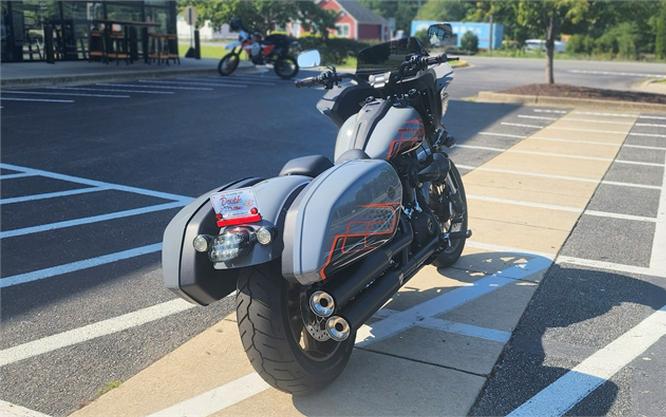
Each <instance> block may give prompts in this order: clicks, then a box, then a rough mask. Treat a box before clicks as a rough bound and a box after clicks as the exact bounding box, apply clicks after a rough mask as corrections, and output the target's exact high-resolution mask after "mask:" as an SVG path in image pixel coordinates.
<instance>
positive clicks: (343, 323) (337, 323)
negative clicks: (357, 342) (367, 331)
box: [326, 316, 351, 342]
mask: <svg viewBox="0 0 666 417" xmlns="http://www.w3.org/2000/svg"><path fill="white" fill-rule="evenodd" d="M326 332H327V333H328V335H329V336H330V337H331V339H333V340H335V341H336V342H342V341H345V340H347V338H348V337H349V334H350V333H351V327H349V323H348V322H347V320H345V319H343V318H342V317H340V316H333V317H330V318H329V319H328V320H326Z"/></svg>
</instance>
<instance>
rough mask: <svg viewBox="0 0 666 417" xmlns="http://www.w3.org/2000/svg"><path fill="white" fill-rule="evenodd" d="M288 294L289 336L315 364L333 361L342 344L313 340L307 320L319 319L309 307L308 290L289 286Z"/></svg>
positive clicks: (296, 285)
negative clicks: (307, 326)
mask: <svg viewBox="0 0 666 417" xmlns="http://www.w3.org/2000/svg"><path fill="white" fill-rule="evenodd" d="M286 293H287V298H288V299H287V302H286V305H287V317H288V320H289V334H290V336H291V338H292V341H293V342H294V344H295V345H296V346H297V348H298V349H299V350H300V352H301V354H303V356H305V357H306V358H308V359H309V360H312V361H315V362H325V361H327V360H329V359H331V358H332V357H333V356H335V354H336V353H337V352H338V349H340V347H341V346H342V342H335V341H333V340H330V339H329V340H327V341H324V342H321V341H318V340H316V339H315V338H313V337H312V336H311V335H310V333H309V332H308V331H307V329H306V328H305V323H304V322H305V321H306V320H323V323H325V322H326V319H318V318H316V317H315V316H314V314H313V313H312V312H311V311H310V307H309V306H308V294H309V292H308V289H307V287H303V286H301V285H298V284H289V287H288V289H287V291H286Z"/></svg>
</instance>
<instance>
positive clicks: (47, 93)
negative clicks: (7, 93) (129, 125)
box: [11, 90, 130, 98]
mask: <svg viewBox="0 0 666 417" xmlns="http://www.w3.org/2000/svg"><path fill="white" fill-rule="evenodd" d="M11 93H12V94H41V95H47V96H73V97H99V98H130V96H127V95H115V94H86V93H58V92H55V91H54V92H53V93H51V92H44V91H16V90H11Z"/></svg>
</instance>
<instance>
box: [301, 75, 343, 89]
mask: <svg viewBox="0 0 666 417" xmlns="http://www.w3.org/2000/svg"><path fill="white" fill-rule="evenodd" d="M353 77H354V75H353V74H338V73H337V72H335V71H326V72H322V73H321V74H319V75H317V76H316V77H307V78H303V79H301V80H296V81H294V85H295V86H296V87H298V88H302V87H313V86H315V85H323V86H325V87H326V88H332V87H333V85H335V84H337V83H339V82H340V81H342V80H343V79H345V78H353Z"/></svg>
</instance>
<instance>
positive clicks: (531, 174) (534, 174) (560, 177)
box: [456, 164, 661, 190]
mask: <svg viewBox="0 0 666 417" xmlns="http://www.w3.org/2000/svg"><path fill="white" fill-rule="evenodd" d="M456 166H457V167H458V168H462V169H468V170H479V171H486V172H498V173H501V174H512V175H524V176H528V177H537V178H551V179H555V180H565V181H579V182H589V183H594V184H597V183H599V180H597V179H595V178H585V177H571V176H567V175H554V174H542V173H539V172H529V171H519V170H513V169H503V168H490V167H484V166H478V167H475V166H472V165H464V164H457V165H456ZM601 183H602V184H608V185H617V186H621V187H635V188H647V189H651V190H655V189H656V190H660V189H661V187H658V186H655V185H646V184H636V183H631V182H619V181H606V180H603V181H601Z"/></svg>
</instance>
